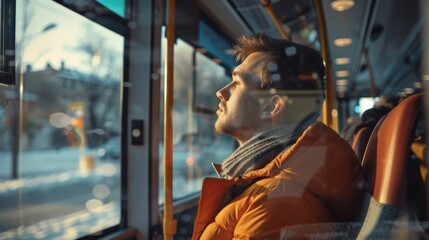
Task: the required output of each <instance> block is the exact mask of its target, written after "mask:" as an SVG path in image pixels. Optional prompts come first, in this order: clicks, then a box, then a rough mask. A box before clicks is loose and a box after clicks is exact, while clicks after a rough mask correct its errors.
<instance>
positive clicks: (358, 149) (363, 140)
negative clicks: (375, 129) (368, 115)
mask: <svg viewBox="0 0 429 240" xmlns="http://www.w3.org/2000/svg"><path fill="white" fill-rule="evenodd" d="M371 132H372V129H371V128H369V127H363V128H360V129H359V130H358V131H357V133H356V135H355V136H354V137H353V141H352V143H351V147H352V148H353V150H354V151H355V153H356V155H357V156H358V158H359V160H361V161H362V159H363V155H364V153H365V149H366V145H367V143H368V141H369V137H370V136H371Z"/></svg>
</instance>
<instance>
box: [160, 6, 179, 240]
mask: <svg viewBox="0 0 429 240" xmlns="http://www.w3.org/2000/svg"><path fill="white" fill-rule="evenodd" d="M175 7H176V6H175V0H168V1H167V48H166V51H165V54H166V56H165V71H166V72H165V84H164V86H165V87H164V220H163V232H164V239H165V240H169V239H173V236H174V234H175V233H176V228H177V227H176V226H177V223H176V221H175V220H174V219H173V115H172V114H173V97H174V92H173V84H174V33H175V32H174V31H175V29H174V27H175Z"/></svg>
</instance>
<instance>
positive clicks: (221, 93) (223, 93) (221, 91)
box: [216, 86, 229, 101]
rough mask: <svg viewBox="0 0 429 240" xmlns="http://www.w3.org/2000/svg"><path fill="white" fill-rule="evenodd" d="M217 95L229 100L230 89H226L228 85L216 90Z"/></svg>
mask: <svg viewBox="0 0 429 240" xmlns="http://www.w3.org/2000/svg"><path fill="white" fill-rule="evenodd" d="M216 97H218V98H219V99H220V100H223V101H227V100H228V98H229V95H228V91H227V89H226V86H225V87H223V88H221V89H219V90H218V91H217V92H216Z"/></svg>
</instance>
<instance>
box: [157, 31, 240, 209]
mask: <svg viewBox="0 0 429 240" xmlns="http://www.w3.org/2000/svg"><path fill="white" fill-rule="evenodd" d="M164 41H165V39H164ZM164 48H165V44H163V49H162V51H165V50H164ZM204 53H207V52H206V50H205V49H201V48H196V47H193V46H191V45H190V44H188V43H187V42H185V41H184V40H182V39H180V38H178V40H177V41H176V44H175V48H174V54H175V65H174V106H173V189H174V191H173V197H174V198H175V199H178V198H182V197H184V196H187V195H189V194H192V193H196V192H199V191H200V188H201V183H202V180H203V179H204V177H207V176H215V174H216V172H215V171H214V170H213V167H212V162H219V163H220V162H222V161H223V159H225V158H226V157H227V156H228V155H229V154H230V153H231V152H232V151H233V150H234V148H235V143H234V141H233V139H232V138H229V137H225V136H221V135H219V134H216V133H215V131H214V127H213V126H214V121H215V120H216V115H215V109H217V104H218V100H217V98H216V96H215V94H214V93H215V91H214V90H215V89H219V88H220V87H221V86H223V85H224V84H225V83H226V82H229V81H230V76H229V75H228V73H227V72H226V70H225V68H224V67H222V66H220V65H219V64H218V62H216V61H217V60H216V59H214V60H213V59H212V58H209V57H207V56H206V55H204ZM161 56H164V54H162V55H161ZM162 62H163V61H162ZM161 91H163V86H161ZM160 95H161V96H162V95H163V93H161V94H160ZM162 104H163V103H161V106H163V105H162ZM161 114H163V111H161ZM160 119H161V120H162V119H163V117H162V116H161V117H160ZM160 126H161V128H162V126H163V124H162V123H161V124H160ZM162 131H163V129H161V132H162ZM159 151H160V168H159V169H160V171H161V172H160V178H161V179H160V182H162V177H163V173H162V171H163V168H162V162H163V157H162V155H163V140H162V139H161V143H160V145H159ZM159 186H160V189H159V190H160V199H159V203H160V204H162V203H163V199H162V196H163V194H162V191H163V190H162V188H163V185H162V184H160V185H159Z"/></svg>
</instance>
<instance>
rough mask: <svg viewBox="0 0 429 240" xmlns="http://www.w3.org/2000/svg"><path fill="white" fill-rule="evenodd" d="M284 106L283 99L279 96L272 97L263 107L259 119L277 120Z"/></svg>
mask: <svg viewBox="0 0 429 240" xmlns="http://www.w3.org/2000/svg"><path fill="white" fill-rule="evenodd" d="M285 106H286V105H285V101H284V99H283V98H281V97H280V96H279V95H274V96H272V97H271V99H270V101H268V102H267V103H266V106H264V108H263V110H262V113H261V118H262V119H270V118H277V117H278V116H279V115H280V114H281V113H282V112H283V110H284V108H285Z"/></svg>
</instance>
